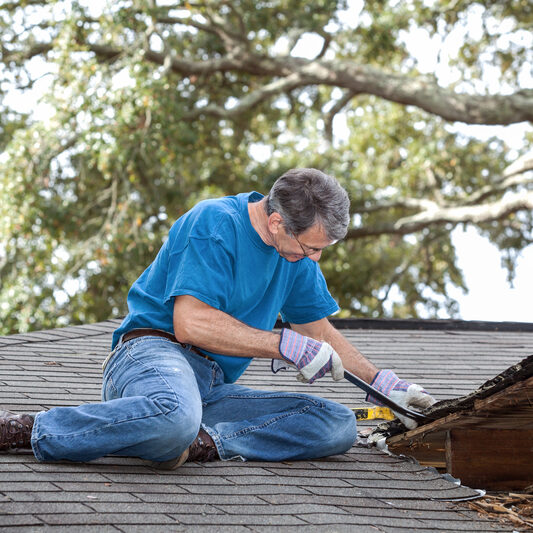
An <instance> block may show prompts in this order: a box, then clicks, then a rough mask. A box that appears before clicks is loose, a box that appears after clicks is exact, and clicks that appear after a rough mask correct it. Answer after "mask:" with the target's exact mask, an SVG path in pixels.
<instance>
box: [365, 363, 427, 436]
mask: <svg viewBox="0 0 533 533" xmlns="http://www.w3.org/2000/svg"><path fill="white" fill-rule="evenodd" d="M371 385H372V386H373V387H374V388H375V389H377V390H379V391H380V392H382V393H383V394H385V395H387V396H388V397H389V398H390V399H391V400H393V401H394V402H396V403H397V404H399V405H401V406H402V407H406V408H407V409H412V410H416V411H421V410H422V409H425V408H426V407H430V406H431V405H433V404H434V403H435V399H434V398H433V397H432V396H430V395H429V394H428V393H427V391H425V390H424V389H423V388H422V387H421V386H420V385H417V384H416V383H409V382H407V381H404V380H403V379H400V378H399V377H398V376H397V375H396V374H395V373H394V372H393V371H392V370H380V371H379V372H378V373H377V374H376V375H375V376H374V379H373V380H372V383H371ZM366 401H367V402H371V403H373V404H374V405H383V403H382V402H380V401H379V400H378V399H376V398H374V397H372V395H371V394H370V393H369V394H367V397H366ZM393 412H394V410H393ZM394 414H395V415H396V416H397V417H398V418H399V419H400V420H401V422H402V423H403V425H404V426H405V427H406V428H407V429H414V428H416V427H417V426H418V423H417V422H416V421H415V420H413V419H412V418H409V417H407V416H402V415H400V414H398V413H394Z"/></svg>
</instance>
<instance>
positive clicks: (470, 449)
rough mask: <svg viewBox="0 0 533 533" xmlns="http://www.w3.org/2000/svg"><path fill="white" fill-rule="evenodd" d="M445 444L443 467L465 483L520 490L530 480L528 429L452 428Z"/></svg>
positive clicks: (532, 439) (532, 451)
mask: <svg viewBox="0 0 533 533" xmlns="http://www.w3.org/2000/svg"><path fill="white" fill-rule="evenodd" d="M445 447H446V469H447V471H448V472H450V473H451V475H452V476H454V477H457V478H460V479H461V482H462V483H463V484H466V485H468V486H469V487H474V488H483V489H489V490H521V489H524V488H525V487H527V486H528V485H531V483H532V482H533V461H532V455H533V430H531V429H526V430H523V429H520V428H515V429H492V430H488V429H453V430H451V431H448V432H447V436H446V442H445Z"/></svg>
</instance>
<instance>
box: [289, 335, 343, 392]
mask: <svg viewBox="0 0 533 533" xmlns="http://www.w3.org/2000/svg"><path fill="white" fill-rule="evenodd" d="M279 352H280V354H281V356H282V357H283V359H285V361H287V362H289V363H291V364H293V365H295V366H296V368H297V369H298V370H299V374H298V376H297V378H298V379H299V380H300V381H303V382H306V383H313V381H315V380H316V379H318V378H321V377H322V376H323V375H324V374H326V372H330V371H331V376H332V377H333V379H334V380H335V381H339V380H341V379H342V378H343V377H344V368H343V366H342V361H341V358H340V357H339V354H338V353H337V352H336V351H335V350H334V349H333V348H332V347H331V346H330V345H329V344H328V343H327V342H319V341H316V340H314V339H311V338H310V337H305V336H304V335H300V334H299V333H296V332H295V331H293V330H291V329H286V328H283V329H282V330H281V340H280V343H279Z"/></svg>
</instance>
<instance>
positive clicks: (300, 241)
mask: <svg viewBox="0 0 533 533" xmlns="http://www.w3.org/2000/svg"><path fill="white" fill-rule="evenodd" d="M277 229H278V231H277V233H276V234H275V235H274V239H273V242H274V247H275V248H276V250H277V252H278V253H279V255H281V257H283V258H284V259H286V260H287V261H290V262H291V263H294V262H296V261H300V260H301V259H303V258H304V257H309V259H311V260H313V261H318V260H319V259H320V256H321V255H322V250H323V249H324V248H325V247H326V246H329V245H331V244H333V243H334V241H331V240H330V239H328V237H327V236H326V233H325V232H324V230H323V228H322V227H321V226H319V225H318V224H317V225H315V226H313V227H311V228H309V229H308V230H306V231H304V232H303V233H302V234H300V235H298V236H295V235H292V234H291V233H289V232H288V231H287V230H286V228H285V226H284V225H283V223H281V224H280V225H279V226H278V228H277Z"/></svg>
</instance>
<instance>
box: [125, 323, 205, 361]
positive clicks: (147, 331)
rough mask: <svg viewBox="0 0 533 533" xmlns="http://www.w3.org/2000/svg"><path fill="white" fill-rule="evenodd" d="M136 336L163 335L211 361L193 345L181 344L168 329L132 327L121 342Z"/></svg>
mask: <svg viewBox="0 0 533 533" xmlns="http://www.w3.org/2000/svg"><path fill="white" fill-rule="evenodd" d="M138 337H163V338H165V339H168V340H169V341H172V342H175V343H176V344H179V345H181V346H183V347H184V348H186V349H187V350H190V351H191V352H194V353H195V354H196V355H199V356H200V357H203V358H204V359H207V360H208V361H213V359H211V357H209V356H208V355H206V354H205V353H202V352H201V351H200V350H198V348H196V347H195V346H189V345H187V344H182V343H181V342H180V341H179V340H178V339H176V337H175V336H174V335H172V333H169V332H168V331H163V330H161V329H151V328H140V329H132V330H131V331H128V333H125V334H124V336H123V337H122V342H127V341H131V340H132V339H137V338H138Z"/></svg>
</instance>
